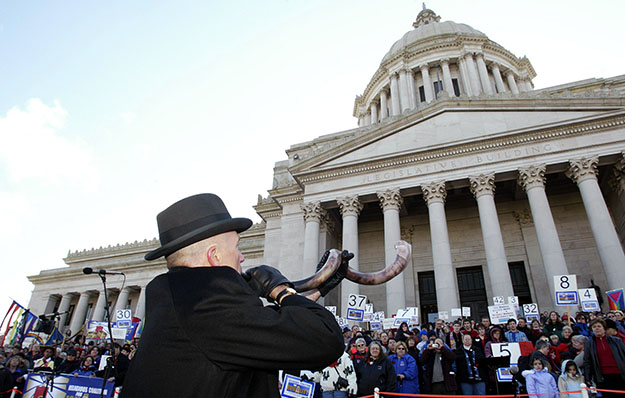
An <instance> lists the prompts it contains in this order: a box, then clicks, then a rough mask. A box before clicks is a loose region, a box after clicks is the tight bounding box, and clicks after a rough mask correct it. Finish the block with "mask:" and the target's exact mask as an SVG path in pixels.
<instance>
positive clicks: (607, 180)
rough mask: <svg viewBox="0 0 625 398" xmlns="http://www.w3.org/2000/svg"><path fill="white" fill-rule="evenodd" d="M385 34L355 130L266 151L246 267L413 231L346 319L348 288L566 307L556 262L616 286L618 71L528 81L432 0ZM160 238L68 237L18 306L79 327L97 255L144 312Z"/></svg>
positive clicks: (370, 246) (307, 266) (580, 279)
mask: <svg viewBox="0 0 625 398" xmlns="http://www.w3.org/2000/svg"><path fill="white" fill-rule="evenodd" d="M410 22H411V21H410V20H407V21H406V28H407V29H408V28H410ZM504 44H505V43H504ZM389 45H390V49H389V50H388V52H387V53H386V54H385V55H383V54H380V56H382V55H383V56H382V57H381V62H380V66H379V68H378V69H377V71H376V72H375V73H374V74H373V76H372V77H371V79H370V81H369V82H363V90H362V92H361V93H360V94H359V95H358V96H356V99H355V101H354V106H353V109H352V112H353V116H354V117H355V119H356V121H357V122H355V123H354V125H355V126H356V127H355V128H353V129H351V130H347V131H339V132H336V133H333V134H328V135H323V136H320V137H318V138H315V139H313V140H311V141H308V142H302V143H297V144H293V145H291V146H290V147H289V148H288V149H286V154H287V156H288V158H286V159H283V160H279V161H277V162H276V163H275V167H274V178H273V186H271V187H268V188H269V189H268V195H266V196H265V195H259V196H258V199H257V200H256V204H255V205H254V209H255V210H256V212H257V213H258V215H259V216H260V217H261V218H262V222H261V223H259V224H255V225H254V226H253V227H252V228H251V229H249V230H248V231H246V232H244V233H243V234H242V236H241V244H240V248H241V251H242V253H243V255H244V256H245V257H246V261H245V263H244V264H243V265H244V266H245V267H251V266H256V265H260V264H270V265H273V266H275V267H277V268H279V269H280V270H281V272H282V273H283V274H285V275H286V276H287V277H288V278H290V279H291V280H297V279H303V278H305V277H307V276H310V275H312V274H313V273H314V272H315V267H316V265H317V262H318V260H319V257H320V255H321V254H322V253H323V252H324V251H325V250H326V249H329V248H337V249H343V248H344V249H348V250H350V251H352V252H354V253H355V257H354V259H353V260H352V261H351V263H350V265H351V267H352V268H354V269H358V270H359V271H361V272H374V271H378V270H380V269H382V268H384V267H385V266H386V264H389V263H391V262H392V261H393V260H394V258H395V248H394V245H395V242H397V241H398V240H400V239H403V240H405V241H407V242H409V243H411V244H412V248H413V252H412V259H411V261H410V263H409V265H408V267H407V268H406V269H405V271H404V272H403V273H402V274H400V275H399V276H397V277H396V278H394V279H392V280H391V281H389V282H388V283H386V284H383V285H378V286H362V285H357V284H354V283H352V282H349V281H344V282H343V283H342V285H341V287H340V289H336V290H335V291H334V292H332V293H330V294H329V295H328V296H327V297H326V298H325V299H324V300H325V305H336V306H337V308H338V311H340V312H341V313H342V315H344V312H345V303H346V301H347V297H348V295H349V294H355V293H356V294H363V295H366V296H367V298H368V300H369V301H370V302H371V303H373V305H374V310H375V311H385V312H386V314H387V315H386V316H387V317H390V315H391V314H393V313H395V312H396V311H397V309H399V308H406V307H418V308H419V312H420V315H421V317H422V319H428V315H429V314H436V313H438V312H439V311H449V310H450V309H452V308H459V307H461V306H464V307H470V308H471V313H472V316H474V317H477V316H481V315H486V314H487V306H488V305H492V304H493V297H495V296H504V297H508V296H517V297H518V298H519V301H520V303H522V304H523V303H537V304H538V307H539V309H540V310H541V311H548V310H552V309H557V310H558V311H559V312H560V313H562V312H563V311H566V310H567V309H566V307H558V306H556V303H555V299H554V294H553V292H554V286H553V284H554V281H553V276H554V275H571V274H574V275H577V285H578V287H579V288H584V287H589V286H591V279H592V280H593V281H594V284H596V285H597V286H599V287H600V288H601V290H602V291H606V290H609V289H617V288H625V255H624V253H623V241H624V238H625V201H624V198H625V159H624V151H625V75H621V76H616V77H609V78H599V79H595V78H592V79H586V80H579V81H575V82H571V83H567V84H562V85H558V86H555V87H548V88H540V89H537V88H535V87H534V84H533V83H532V79H533V78H534V77H535V76H536V74H537V71H535V70H534V68H533V66H532V63H531V62H530V60H529V59H527V58H526V57H521V58H519V57H517V56H516V55H515V54H512V53H511V52H510V51H508V50H507V49H506V48H505V47H504V46H502V45H500V44H498V43H496V42H495V41H493V40H491V39H490V38H489V37H488V36H487V35H485V34H484V33H482V32H480V31H479V30H477V29H475V28H473V27H471V26H469V25H466V24H463V23H456V22H452V21H444V20H442V18H441V16H439V15H437V14H436V13H435V12H434V11H432V10H429V9H425V8H424V9H423V10H422V11H421V12H419V14H418V15H417V17H416V20H415V21H414V22H413V23H412V29H411V30H409V31H408V32H407V33H406V34H404V35H403V36H402V37H401V38H399V40H397V41H396V42H395V43H394V44H391V43H389ZM554 62H555V60H554ZM538 72H540V71H538ZM580 78H584V76H581V77H580ZM346 111H349V110H347V109H346ZM253 202H254V199H253V197H252V196H250V204H252V203H253ZM157 247H159V242H158V240H157V239H153V240H144V241H137V242H134V243H129V244H120V245H116V246H109V247H103V248H99V249H92V250H82V251H70V252H69V254H68V255H67V258H65V259H64V261H65V263H66V264H67V266H66V267H63V268H56V269H48V270H44V271H41V273H39V274H38V275H33V276H30V277H29V280H30V281H31V282H32V283H33V284H34V290H33V293H32V298H31V301H30V304H29V307H30V309H31V311H33V312H34V313H36V314H42V313H49V312H52V311H54V310H58V311H69V313H68V314H66V315H63V316H62V318H61V320H60V322H61V324H62V326H69V328H70V329H71V330H72V331H76V330H78V329H79V328H80V326H81V325H82V324H83V323H84V322H85V320H89V319H91V320H102V319H103V318H104V307H105V300H104V294H103V292H102V286H101V283H100V280H99V279H98V278H94V277H93V276H86V275H84V274H83V272H82V269H83V267H92V268H94V269H96V268H98V269H106V270H111V271H122V272H124V273H125V275H126V277H127V280H126V283H125V285H124V287H123V288H121V289H120V286H121V277H117V276H109V285H110V289H109V291H108V293H109V295H108V296H109V301H110V303H109V304H110V305H111V307H112V308H113V309H121V308H131V309H132V312H133V316H136V317H138V318H142V317H143V316H144V314H145V286H146V285H147V283H148V282H149V281H150V280H151V279H152V278H154V277H155V276H156V275H157V274H159V273H162V272H165V271H166V265H165V260H164V259H163V258H161V259H159V260H156V261H151V262H146V261H145V260H144V259H143V256H144V255H145V254H146V253H147V252H149V251H151V250H153V249H155V248H157ZM571 310H574V308H571ZM604 310H607V304H604ZM430 319H431V316H430Z"/></svg>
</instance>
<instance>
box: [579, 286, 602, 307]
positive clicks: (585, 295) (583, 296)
mask: <svg viewBox="0 0 625 398" xmlns="http://www.w3.org/2000/svg"><path fill="white" fill-rule="evenodd" d="M577 292H578V293H579V300H580V301H581V302H582V310H583V311H601V307H599V300H597V292H596V291H595V289H594V288H587V289H579V290H578V291H577Z"/></svg>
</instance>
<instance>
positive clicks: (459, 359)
mask: <svg viewBox="0 0 625 398" xmlns="http://www.w3.org/2000/svg"><path fill="white" fill-rule="evenodd" d="M455 353H456V382H458V383H477V382H480V381H483V382H487V381H488V368H487V367H486V366H482V365H481V364H480V362H482V360H483V359H484V353H483V352H482V349H481V348H479V347H477V346H473V347H471V350H470V351H467V350H465V348H464V346H462V347H460V348H458V349H457V350H456V352H455ZM465 353H467V355H468V356H469V361H470V362H471V365H475V366H476V367H477V372H478V374H479V380H476V378H475V377H474V378H473V379H471V378H469V374H470V373H469V368H468V367H467V357H466V355H465ZM472 353H475V363H473V354H472Z"/></svg>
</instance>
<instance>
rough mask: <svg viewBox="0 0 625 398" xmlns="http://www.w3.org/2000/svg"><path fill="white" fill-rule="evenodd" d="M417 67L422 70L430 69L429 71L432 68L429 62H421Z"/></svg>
mask: <svg viewBox="0 0 625 398" xmlns="http://www.w3.org/2000/svg"><path fill="white" fill-rule="evenodd" d="M417 68H419V69H420V70H421V71H422V72H423V71H424V70H428V71H429V69H430V65H429V64H427V63H425V64H419V65H418V66H417Z"/></svg>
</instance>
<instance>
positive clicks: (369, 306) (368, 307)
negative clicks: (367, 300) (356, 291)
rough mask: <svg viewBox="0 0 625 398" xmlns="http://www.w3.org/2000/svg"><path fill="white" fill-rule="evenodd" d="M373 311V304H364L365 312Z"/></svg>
mask: <svg viewBox="0 0 625 398" xmlns="http://www.w3.org/2000/svg"><path fill="white" fill-rule="evenodd" d="M372 313H373V304H365V314H372Z"/></svg>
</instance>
